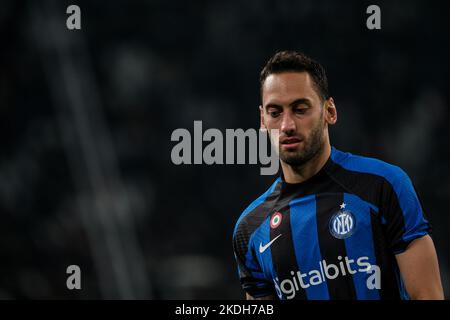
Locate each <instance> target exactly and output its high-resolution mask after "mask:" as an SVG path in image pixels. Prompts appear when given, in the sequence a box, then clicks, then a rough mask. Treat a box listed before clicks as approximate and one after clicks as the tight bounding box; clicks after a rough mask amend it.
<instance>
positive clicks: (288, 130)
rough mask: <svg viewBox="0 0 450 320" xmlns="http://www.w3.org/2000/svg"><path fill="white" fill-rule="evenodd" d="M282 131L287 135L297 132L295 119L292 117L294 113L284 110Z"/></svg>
mask: <svg viewBox="0 0 450 320" xmlns="http://www.w3.org/2000/svg"><path fill="white" fill-rule="evenodd" d="M280 130H281V132H282V133H284V134H286V135H292V134H294V133H295V130H296V127H295V121H294V119H293V118H292V115H291V114H290V112H284V113H283V119H282V120H281V128H280Z"/></svg>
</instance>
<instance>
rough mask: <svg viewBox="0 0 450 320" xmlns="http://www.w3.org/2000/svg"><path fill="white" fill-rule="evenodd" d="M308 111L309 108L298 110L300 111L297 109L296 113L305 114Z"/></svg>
mask: <svg viewBox="0 0 450 320" xmlns="http://www.w3.org/2000/svg"><path fill="white" fill-rule="evenodd" d="M307 110H308V109H307V108H298V109H295V113H297V114H304V113H305V112H306V111H307Z"/></svg>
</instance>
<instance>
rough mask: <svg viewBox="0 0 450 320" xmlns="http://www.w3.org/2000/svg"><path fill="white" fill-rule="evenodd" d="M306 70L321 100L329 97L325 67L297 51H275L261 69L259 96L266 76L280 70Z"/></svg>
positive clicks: (280, 71)
mask: <svg viewBox="0 0 450 320" xmlns="http://www.w3.org/2000/svg"><path fill="white" fill-rule="evenodd" d="M292 71H294V72H307V73H308V74H309V75H310V76H311V78H312V80H313V82H314V87H315V89H316V92H317V94H318V95H319V97H320V98H322V99H323V100H326V99H328V98H329V97H330V95H329V92H328V80H327V75H326V73H325V69H324V68H323V67H322V65H321V64H320V63H318V62H317V61H315V60H313V59H311V58H310V57H308V56H306V55H305V54H304V53H302V52H297V51H280V52H277V53H275V55H274V56H272V57H271V58H270V59H269V61H267V63H266V65H265V66H264V68H263V69H262V71H261V74H260V77H259V82H260V85H261V96H262V90H263V86H264V81H265V80H266V78H267V77H268V76H269V75H271V74H274V73H282V72H292Z"/></svg>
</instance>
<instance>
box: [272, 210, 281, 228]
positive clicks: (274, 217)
mask: <svg viewBox="0 0 450 320" xmlns="http://www.w3.org/2000/svg"><path fill="white" fill-rule="evenodd" d="M281 219H282V216H281V213H279V212H278V211H276V212H275V213H274V214H273V215H272V218H270V227H271V228H272V229H275V228H276V227H278V226H279V225H280V223H281Z"/></svg>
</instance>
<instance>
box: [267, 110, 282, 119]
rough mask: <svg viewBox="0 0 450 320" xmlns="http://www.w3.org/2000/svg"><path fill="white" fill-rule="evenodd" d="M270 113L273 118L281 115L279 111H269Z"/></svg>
mask: <svg viewBox="0 0 450 320" xmlns="http://www.w3.org/2000/svg"><path fill="white" fill-rule="evenodd" d="M269 114H270V116H271V117H272V118H276V117H278V116H279V115H280V112H278V111H269Z"/></svg>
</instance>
